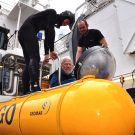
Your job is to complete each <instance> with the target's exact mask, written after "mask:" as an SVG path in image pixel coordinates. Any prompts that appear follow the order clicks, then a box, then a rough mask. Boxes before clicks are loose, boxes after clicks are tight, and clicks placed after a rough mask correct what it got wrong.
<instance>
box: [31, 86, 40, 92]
mask: <svg viewBox="0 0 135 135" xmlns="http://www.w3.org/2000/svg"><path fill="white" fill-rule="evenodd" d="M31 91H32V92H36V91H41V89H40V87H39V86H38V85H34V86H33V87H31Z"/></svg>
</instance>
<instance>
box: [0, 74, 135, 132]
mask: <svg viewBox="0 0 135 135" xmlns="http://www.w3.org/2000/svg"><path fill="white" fill-rule="evenodd" d="M13 104H16V109H15V113H14V118H13V121H12V123H11V124H10V126H9V125H8V124H7V123H6V122H5V120H4V122H3V123H0V135H134V128H135V106H134V103H133V101H132V99H131V97H130V96H129V95H128V93H127V92H126V91H125V90H124V89H123V88H121V87H120V86H119V85H117V84H116V83H114V82H111V81H107V80H101V79H94V78H93V77H91V76H87V77H85V78H83V79H81V80H79V81H76V82H73V83H72V84H68V85H64V86H60V87H57V88H54V89H52V90H50V91H41V92H37V93H33V94H30V95H29V96H24V97H20V98H16V99H14V100H12V101H10V102H6V103H0V120H1V118H2V114H3V111H4V112H7V109H8V107H9V106H11V105H13ZM5 105H6V106H8V107H7V109H6V110H3V109H2V110H1V108H3V106H5ZM10 111H11V112H10V113H11V114H10V113H9V118H10V116H11V115H12V112H13V109H11V110H10ZM4 119H5V116H4Z"/></svg>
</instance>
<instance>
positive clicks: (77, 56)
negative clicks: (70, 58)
mask: <svg viewBox="0 0 135 135" xmlns="http://www.w3.org/2000/svg"><path fill="white" fill-rule="evenodd" d="M82 53H83V48H82V47H77V52H76V62H77V60H78V59H79V58H80V56H81V55H82Z"/></svg>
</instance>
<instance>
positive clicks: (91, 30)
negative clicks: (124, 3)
mask: <svg viewBox="0 0 135 135" xmlns="http://www.w3.org/2000/svg"><path fill="white" fill-rule="evenodd" d="M89 32H100V30H98V29H89Z"/></svg>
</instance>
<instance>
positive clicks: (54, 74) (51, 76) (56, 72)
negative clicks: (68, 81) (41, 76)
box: [49, 70, 58, 80]
mask: <svg viewBox="0 0 135 135" xmlns="http://www.w3.org/2000/svg"><path fill="white" fill-rule="evenodd" d="M57 75H58V70H56V71H55V72H53V73H52V74H51V75H50V77H49V80H51V79H52V78H53V77H54V76H57Z"/></svg>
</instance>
